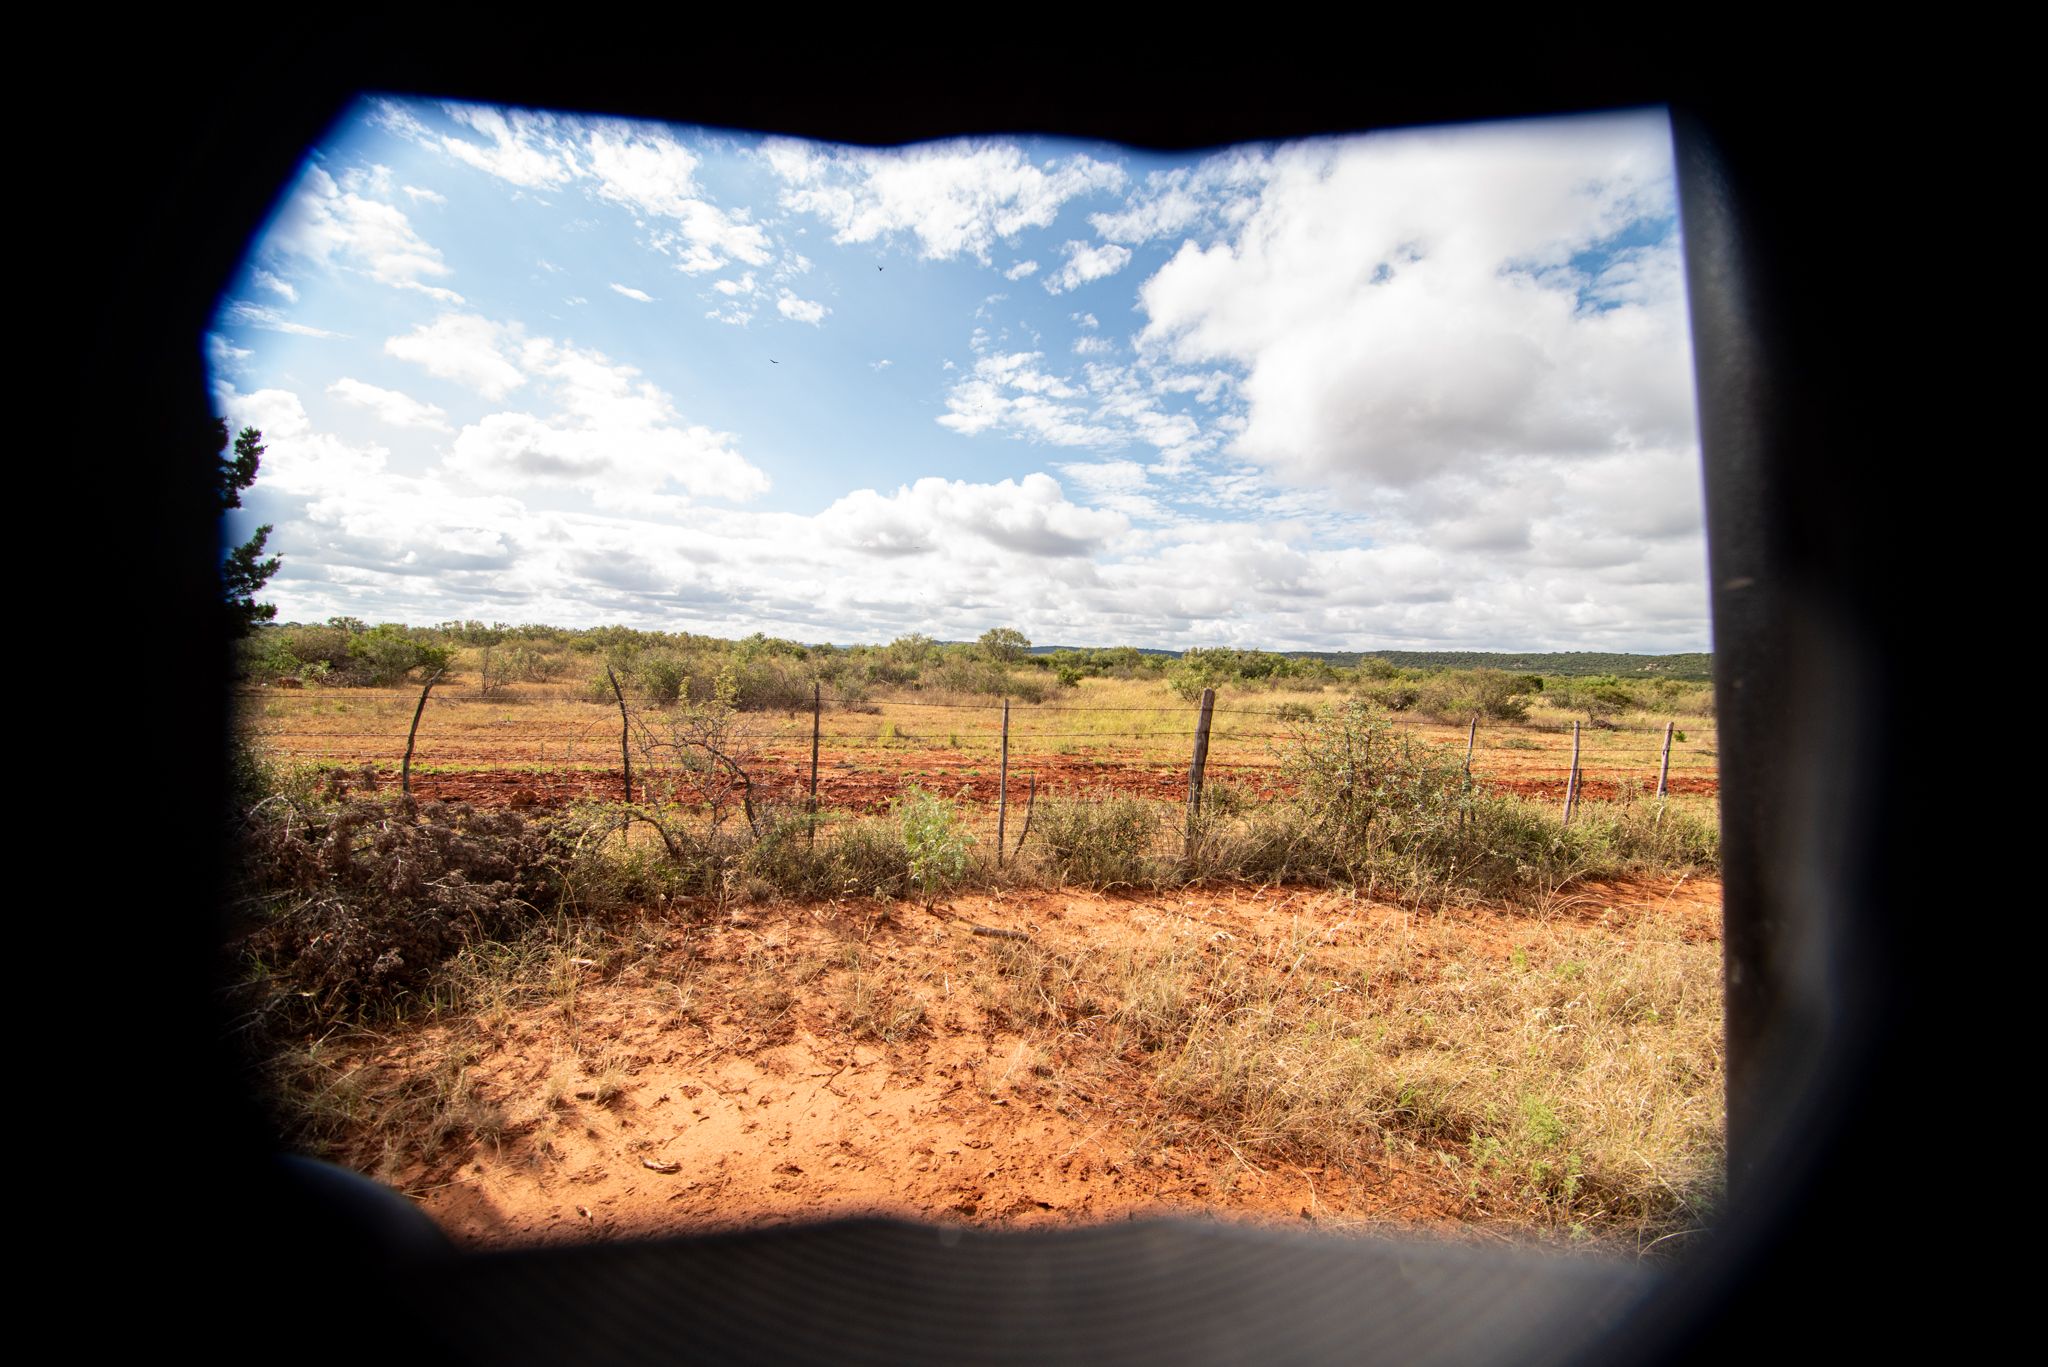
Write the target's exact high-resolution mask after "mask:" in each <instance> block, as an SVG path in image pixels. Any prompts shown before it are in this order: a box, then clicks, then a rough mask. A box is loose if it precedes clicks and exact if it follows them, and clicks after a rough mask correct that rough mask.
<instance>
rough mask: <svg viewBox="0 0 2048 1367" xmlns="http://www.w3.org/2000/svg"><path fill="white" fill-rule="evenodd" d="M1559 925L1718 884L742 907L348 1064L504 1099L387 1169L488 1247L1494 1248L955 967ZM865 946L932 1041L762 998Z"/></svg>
mask: <svg viewBox="0 0 2048 1367" xmlns="http://www.w3.org/2000/svg"><path fill="white" fill-rule="evenodd" d="M1558 918H1563V919H1566V920H1569V921H1572V922H1575V923H1578V924H1582V925H1585V926H1589V927H1590V926H1597V927H1600V928H1602V929H1603V930H1604V931H1605V932H1607V933H1612V934H1615V935H1621V936H1632V935H1641V936H1670V935H1673V934H1674V933H1675V934H1677V935H1679V936H1681V937H1682V938H1684V939H1687V940H1713V939H1718V937H1719V933H1720V887H1719V884H1718V883H1717V882H1714V881H1712V880H1703V879H1691V880H1687V879H1680V880H1678V881H1677V882H1676V883H1675V884H1673V883H1671V882H1669V881H1663V882H1656V883H1640V884H1622V885H1613V886H1589V887H1586V888H1582V889H1579V890H1578V891H1577V892H1575V893H1574V894H1573V895H1572V896H1570V897H1567V898H1563V899H1561V900H1560V901H1559V902H1558V903H1557V904H1556V905H1555V906H1554V907H1553V908H1552V909H1551V910H1550V912H1549V913H1548V915H1547V917H1537V916H1534V915H1530V914H1514V913H1504V912H1500V911H1496V910H1488V909H1464V910H1459V909H1450V910H1446V911H1441V912H1431V913H1427V914H1426V915H1425V914H1418V913H1415V912H1413V911H1409V910H1404V909H1401V908H1398V907H1392V906H1386V905H1382V904H1377V903H1369V902H1362V901H1358V900H1356V899H1352V898H1348V897H1344V896H1341V895H1336V894H1329V893H1319V892H1305V891H1298V890H1287V889H1278V890H1268V889H1260V890H1252V889H1248V888H1235V889H1224V890H1211V891H1188V892H1174V893H1158V894H1151V895H1147V896H1140V897H1111V896H1103V895H1096V894H1086V893H1072V892H1038V891H1034V892H1025V893H1015V892H1007V893H1006V892H996V893H991V894H988V895H977V896H972V897H962V898H960V899H958V900H957V901H956V902H954V903H952V904H950V905H945V906H942V907H940V908H938V909H936V910H934V911H929V912H928V911H925V910H921V909H919V908H917V907H916V906H914V905H912V904H907V903H897V904H891V905H888V906H886V907H884V906H877V905H875V904H870V903H849V904H833V905H808V906H799V905H788V904H775V905H769V906H765V907H752V908H747V909H745V910H744V911H743V912H740V913H736V914H733V915H731V916H730V917H729V918H728V917H724V916H721V917H720V918H718V919H717V920H716V921H715V922H713V923H712V924H710V925H708V926H706V925H697V926H691V927H687V928H684V927H681V926H676V927H669V928H665V927H663V926H660V925H657V924H652V923H650V924H648V925H646V926H643V928H642V931H641V933H642V934H643V935H646V936H648V937H649V938H648V941H647V943H645V944H642V945H639V946H637V950H638V951H639V953H638V956H637V957H630V958H626V959H625V960H624V962H623V963H622V964H620V965H619V966H617V967H614V966H611V965H612V960H611V959H610V958H607V959H606V961H605V962H604V963H598V962H593V961H590V960H581V961H574V962H577V963H578V964H579V966H580V971H582V972H584V973H585V974H586V975H587V980H586V981H584V982H582V983H581V984H580V985H579V987H578V988H577V990H576V991H575V992H574V994H573V995H572V996H571V997H570V998H569V1000H568V1001H567V1002H566V1003H564V1002H562V1001H560V1000H556V1001H550V1002H547V1003H544V1004H536V1005H529V1006H523V1007H519V1008H515V1009H510V1010H506V1011H503V1012H499V1013H496V1014H494V1015H493V1014H490V1013H486V1014H484V1015H480V1016H479V1017H478V1019H477V1020H476V1021H475V1022H472V1023H470V1025H469V1027H468V1032H467V1033H465V1034H462V1035H460V1036H458V1035H457V1034H456V1033H454V1032H453V1031H451V1029H450V1028H448V1027H438V1026H437V1027H432V1028H427V1029H421V1030H411V1031H403V1032H400V1033H399V1034H398V1035H396V1036H392V1037H385V1038H382V1039H377V1038H374V1037H372V1038H369V1039H367V1040H365V1041H364V1043H363V1047H362V1048H361V1052H360V1057H359V1059H358V1060H357V1061H356V1063H355V1064H354V1065H352V1066H361V1067H368V1068H371V1069H375V1070H379V1072H380V1073H381V1074H382V1075H383V1076H385V1077H388V1078H394V1079H395V1078H397V1077H399V1076H419V1075H425V1074H430V1073H431V1072H432V1071H433V1070H434V1069H436V1068H437V1067H445V1066H446V1064H445V1060H446V1059H447V1058H448V1056H449V1055H450V1053H451V1051H454V1050H460V1051H461V1052H460V1054H459V1057H460V1058H462V1059H466V1060H468V1061H469V1062H468V1080H469V1084H470V1086H471V1087H472V1088H473V1091H474V1094H475V1096H476V1097H478V1098H479V1099H481V1100H482V1101H484V1102H486V1103H488V1104H489V1105H491V1106H493V1107H496V1108H498V1110H499V1112H500V1113H501V1114H502V1116H503V1118H504V1125H503V1128H502V1132H501V1133H500V1134H499V1135H498V1137H497V1138H495V1139H491V1140H485V1141H479V1142H476V1143H474V1144H468V1145H465V1146H463V1147H461V1148H458V1149H456V1150H455V1151H453V1152H444V1153H442V1154H441V1155H439V1156H437V1157H436V1158H435V1159H434V1160H431V1161H419V1160H417V1159H411V1160H406V1159H402V1158H400V1157H399V1155H397V1154H389V1155H388V1161H387V1165H386V1166H385V1168H384V1169H383V1171H382V1174H381V1175H383V1176H385V1177H386V1178H387V1180H391V1181H393V1182H394V1183H395V1184H397V1185H399V1186H401V1187H402V1188H404V1189H406V1190H408V1191H409V1192H411V1193H413V1194H414V1196H415V1198H416V1199H417V1200H419V1201H420V1203H421V1205H422V1206H423V1207H424V1208H425V1209H426V1210H427V1211H428V1212H430V1213H431V1214H432V1215H433V1216H434V1217H435V1218H436V1219H437V1220H438V1221H439V1222H440V1223H441V1224H442V1225H443V1227H444V1228H446V1229H447V1230H448V1231H449V1232H450V1234H451V1235H453V1236H454V1237H455V1238H456V1239H457V1240H458V1241H460V1242H462V1243H464V1244H467V1245H472V1246H498V1245H505V1244H517V1243H530V1242H536V1241H538V1242H552V1241H560V1240H588V1239H595V1238H606V1237H623V1236H629V1235H645V1234H657V1233H664V1232H678V1231H682V1230H702V1229H709V1228H719V1227H730V1226H735V1225H760V1224H776V1223H783V1222H789V1221H795V1220H800V1219H815V1218H822V1217H828V1216H838V1215H851V1214H857V1213H881V1214H894V1215H906V1216H911V1217H916V1218H924V1219H936V1220H945V1221H965V1222H969V1223H974V1224H1000V1225H1006V1226H1010V1225H1031V1224H1041V1223H1065V1222H1076V1221H1097V1220H1105V1219H1114V1218H1125V1217H1129V1216H1133V1215H1138V1214H1142V1213H1156V1212H1162V1211H1178V1212H1181V1213H1184V1214H1185V1213H1214V1214H1217V1215H1221V1216H1224V1217H1226V1218H1247V1219H1255V1220H1281V1221H1289V1222H1302V1221H1308V1222H1314V1223H1317V1224H1320V1225H1322V1226H1324V1227H1327V1228H1333V1229H1346V1228H1366V1227H1373V1228H1382V1229H1384V1228H1387V1227H1390V1226H1392V1227H1400V1228H1408V1229H1424V1230H1433V1231H1437V1232H1442V1233H1446V1234H1453V1235H1457V1236H1459V1237H1475V1234H1476V1236H1477V1237H1491V1236H1488V1235H1487V1234H1486V1233H1485V1231H1475V1228H1474V1226H1472V1225H1470V1224H1469V1223H1467V1222H1466V1221H1467V1220H1468V1218H1469V1212H1468V1211H1467V1210H1466V1198H1465V1196H1464V1194H1463V1193H1462V1191H1461V1189H1460V1187H1459V1184H1458V1181H1457V1179H1456V1178H1455V1177H1454V1176H1452V1175H1451V1174H1449V1173H1448V1172H1447V1171H1446V1170H1445V1169H1444V1168H1442V1167H1441V1166H1440V1165H1437V1164H1435V1163H1432V1162H1428V1161H1426V1160H1425V1159H1424V1158H1421V1157H1409V1156H1404V1155H1400V1154H1395V1153H1392V1152H1388V1153H1383V1154H1381V1155H1380V1156H1379V1157H1378V1158H1377V1159H1375V1160H1373V1161H1371V1162H1367V1163H1362V1164H1353V1165H1350V1166H1349V1167H1348V1168H1347V1169H1346V1170H1344V1171H1337V1170H1334V1169H1332V1168H1330V1167H1326V1166H1323V1165H1320V1164H1307V1165H1297V1164H1293V1163H1289V1162H1284V1161H1275V1160H1273V1159H1271V1158H1265V1159H1260V1160H1258V1161H1256V1162H1255V1161H1252V1160H1251V1159H1248V1158H1245V1157H1242V1156H1240V1155H1238V1154H1237V1153H1236V1152H1235V1151H1233V1150H1231V1149H1229V1147H1228V1146H1227V1145H1226V1144H1223V1143H1219V1142H1215V1141H1213V1140H1211V1141H1204V1140H1203V1139H1201V1138H1200V1137H1199V1135H1195V1136H1194V1137H1191V1136H1190V1132H1189V1131H1188V1130H1187V1128H1186V1127H1184V1126H1183V1127H1179V1128H1178V1129H1176V1128H1175V1127H1174V1126H1172V1125H1170V1124H1168V1123H1166V1119H1165V1112H1164V1111H1163V1109H1162V1105H1161V1103H1160V1102H1159V1100H1158V1099H1157V1098H1156V1096H1155V1095H1154V1094H1153V1093H1152V1091H1151V1088H1150V1083H1149V1081H1148V1076H1147V1074H1146V1073H1145V1072H1144V1071H1143V1070H1142V1069H1140V1068H1138V1067H1135V1066H1120V1065H1119V1063H1118V1061H1117V1060H1114V1059H1106V1058H1103V1057H1099V1056H1098V1057H1093V1058H1090V1059H1083V1060H1076V1059H1073V1058H1070V1057H1068V1056H1067V1054H1066V1053H1064V1052H1063V1051H1066V1050H1070V1049H1078V1048H1083V1047H1085V1046H1083V1045H1079V1044H1075V1043H1073V1042H1072V1041H1073V1040H1074V1039H1077V1038H1079V1035H1078V1032H1077V1033H1076V1034H1074V1035H1068V1034H1057V1033H1055V1034H1044V1033H1042V1034H1040V1035H1038V1036H1036V1037H1034V1038H1032V1039H1027V1038H1025V1037H1023V1036H1020V1035H1018V1034H1016V1033H1013V1032H1010V1031H1008V1030H1006V1029H1005V1028H1003V1027H1002V1026H1001V1024H1000V1022H999V1019H998V1018H997V1017H996V1016H994V1015H992V1014H991V1013H989V1012H988V1011H987V1010H985V1009H984V1006H983V1004H982V1003H980V1002H978V1001H977V1000H976V999H975V997H974V996H973V994H972V993H971V992H969V991H968V990H967V988H966V986H965V985H964V983H963V982H962V981H961V980H960V979H958V978H955V977H951V976H947V977H943V978H941V977H940V974H941V973H943V972H944V970H945V969H946V968H947V966H949V965H950V966H951V967H952V969H953V971H954V972H956V973H957V972H959V971H961V969H960V966H961V965H962V964H963V963H967V962H972V961H973V960H972V959H971V958H970V957H969V956H974V955H986V954H990V953H994V952H998V947H999V946H1001V945H1002V944H1003V943H1004V942H1002V941H1000V940H992V939H988V938H983V937H978V936H974V935H973V934H972V927H973V926H974V925H975V924H977V923H979V924H983V925H988V926H995V927H1000V928H1004V929H1014V930H1021V931H1024V932H1026V933H1028V934H1030V935H1031V936H1032V937H1033V939H1034V940H1036V941H1037V942H1038V943H1040V944H1041V945H1044V946H1046V947H1047V948H1058V949H1060V950H1061V951H1062V952H1073V951H1079V950H1085V949H1088V948H1090V947H1095V948H1100V947H1103V946H1108V945H1114V944H1116V943H1118V942H1120V941H1124V940H1128V938H1129V937H1130V936H1132V935H1133V934H1134V933H1141V932H1150V931H1157V932H1159V933H1163V934H1172V935H1195V936H1199V937H1201V938H1203V939H1207V940H1215V939H1218V938H1230V937H1245V938H1252V939H1257V938H1261V937H1272V936H1277V935H1283V934H1289V933H1299V932H1300V929H1301V927H1302V926H1304V925H1308V926H1312V927H1314V928H1315V930H1316V933H1318V934H1319V935H1321V936H1322V937H1324V939H1325V942H1327V943H1329V944H1331V945H1338V946H1341V945H1344V944H1346V943H1354V944H1357V945H1359V946H1361V948H1363V947H1364V946H1366V945H1368V944H1371V943H1384V938H1382V939H1381V940H1379V941H1375V940H1374V939H1373V937H1375V936H1378V937H1386V936H1389V935H1392V936H1399V937H1410V939H1412V940H1414V941H1415V942H1416V943H1417V947H1418V950H1419V954H1418V956H1417V959H1416V963H1417V969H1416V971H1417V972H1419V973H1422V974H1425V975H1426V974H1428V973H1430V972H1431V971H1432V969H1431V967H1430V965H1431V964H1432V963H1435V962H1438V961H1439V960H1440V959H1441V958H1442V957H1443V956H1446V955H1451V954H1454V953H1457V952H1459V950H1460V947H1461V946H1462V947H1463V949H1464V950H1466V951H1476V952H1478V953H1481V954H1483V955H1487V956H1492V957H1497V958H1498V959H1500V960H1502V961H1506V960H1507V959H1508V958H1509V956H1510V955H1512V954H1513V953H1514V952H1515V951H1516V949H1517V948H1518V947H1523V946H1528V945H1533V944H1536V943H1538V937H1540V936H1542V935H1544V934H1546V933H1548V932H1549V931H1550V929H1552V928H1553V927H1554V925H1555V922H1556V920H1557V919H1558ZM1406 942H1407V941H1404V943H1406ZM849 952H858V953H861V954H864V955H867V956H868V958H869V961H870V962H871V963H873V964H876V965H878V966H884V967H888V968H893V969H897V970H901V971H902V972H904V973H906V974H921V975H923V976H922V977H921V979H920V981H922V982H924V983H925V984H926V985H927V989H928V990H929V989H932V988H935V989H937V991H935V992H931V993H930V995H931V996H932V998H933V1000H931V1001H930V1003H929V1005H928V1009H927V1014H926V1016H925V1019H924V1023H923V1026H922V1027H921V1028H919V1029H918V1030H917V1031H915V1032H914V1033H911V1034H910V1035H908V1036H907V1037H906V1038H903V1039H900V1040H898V1041H896V1042H894V1043H882V1042H877V1041H875V1040H873V1039H865V1040H855V1039H854V1038H853V1037H852V1036H851V1035H849V1033H848V1032H847V1030H846V1027H845V1025H844V1022H843V1019H842V1018H840V1017H839V1016H837V1015H836V1014H835V1011H834V1008H833V1004H832V1000H831V998H830V995H829V993H828V992H826V991H824V990H822V989H823V985H824V983H825V981H826V980H825V979H823V978H820V979H817V980H815V985H814V986H813V987H812V988H811V989H809V990H808V994H807V989H806V988H805V987H802V986H797V987H794V988H793V989H792V991H793V993H794V996H793V999H792V1000H789V1001H788V1002H787V1004H786V1005H782V1006H781V1009H780V1010H779V1011H774V1012H772V1013H771V1011H770V1009H769V1008H772V1007H774V1006H776V1005H777V1001H778V999H776V998H773V997H771V998H769V1000H768V1002H767V1006H765V1007H764V1005H763V1004H762V1000H761V992H762V983H763V982H764V981H766V979H764V978H763V977H762V976H761V972H760V967H759V966H760V965H762V964H763V963H766V964H769V965H772V967H771V968H770V969H768V970H766V971H767V972H768V973H769V974H771V975H774V980H776V981H801V978H800V975H799V976H798V977H796V978H790V977H789V976H788V975H789V972H790V970H791V968H792V966H794V965H800V964H803V963H806V962H809V963H814V964H827V965H829V964H831V963H834V962H843V958H844V956H845V955H846V954H848V953H849ZM820 971H822V970H820ZM1048 1041H1053V1042H1052V1043H1050V1044H1049V1043H1048ZM352 1052H353V1049H352ZM1082 1064H1085V1065H1086V1066H1080V1065H1082ZM1069 1065H1074V1066H1069ZM604 1078H609V1079H611V1081H610V1085H609V1086H606V1085H604V1084H603V1082H602V1079H604ZM614 1088H615V1089H616V1090H615V1091H614V1090H613V1089H614ZM600 1098H603V1099H600Z"/></svg>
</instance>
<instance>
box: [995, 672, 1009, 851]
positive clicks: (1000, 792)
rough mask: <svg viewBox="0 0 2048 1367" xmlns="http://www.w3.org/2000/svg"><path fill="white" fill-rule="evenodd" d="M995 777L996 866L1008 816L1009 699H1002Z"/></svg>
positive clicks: (1005, 832)
mask: <svg viewBox="0 0 2048 1367" xmlns="http://www.w3.org/2000/svg"><path fill="white" fill-rule="evenodd" d="M998 773H999V777H998V778H997V779H996V867H997V868H1001V867H1002V866H1003V841H1004V839H1005V838H1006V836H1007V831H1008V827H1007V825H1006V824H1005V823H1006V822H1007V821H1008V820H1009V816H1010V700H1009V699H1008V698H1004V699H1003V763H1002V768H1001V769H1000V770H999V771H998Z"/></svg>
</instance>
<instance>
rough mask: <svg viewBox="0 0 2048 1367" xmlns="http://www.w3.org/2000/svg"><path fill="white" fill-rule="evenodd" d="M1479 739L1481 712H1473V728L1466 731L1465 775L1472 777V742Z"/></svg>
mask: <svg viewBox="0 0 2048 1367" xmlns="http://www.w3.org/2000/svg"><path fill="white" fill-rule="evenodd" d="M1478 739H1479V714H1478V713H1477V712H1474V713H1473V714H1472V729H1471V730H1469V731H1467V732H1466V733H1465V777H1466V778H1470V777H1472V742H1474V741H1476V740H1478Z"/></svg>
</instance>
